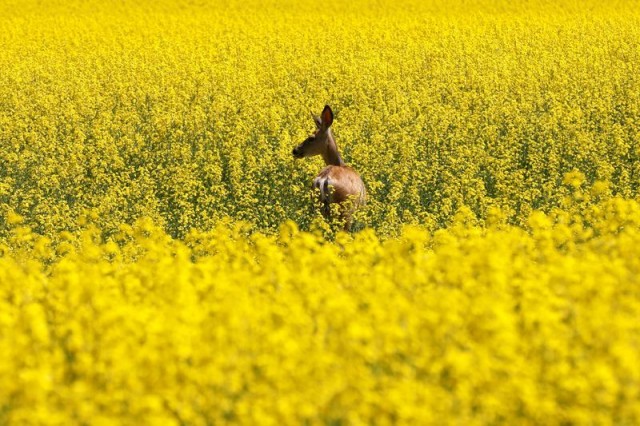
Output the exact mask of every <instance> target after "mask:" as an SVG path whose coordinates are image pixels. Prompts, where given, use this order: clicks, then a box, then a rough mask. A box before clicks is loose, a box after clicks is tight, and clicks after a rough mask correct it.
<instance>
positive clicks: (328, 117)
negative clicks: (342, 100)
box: [321, 105, 333, 129]
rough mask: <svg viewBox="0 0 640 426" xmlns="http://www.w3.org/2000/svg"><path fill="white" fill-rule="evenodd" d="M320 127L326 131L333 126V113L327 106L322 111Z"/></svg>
mask: <svg viewBox="0 0 640 426" xmlns="http://www.w3.org/2000/svg"><path fill="white" fill-rule="evenodd" d="M321 117H322V125H323V126H324V128H325V129H328V128H329V127H330V126H331V124H333V111H331V107H330V106H329V105H325V106H324V109H323V110H322V115H321Z"/></svg>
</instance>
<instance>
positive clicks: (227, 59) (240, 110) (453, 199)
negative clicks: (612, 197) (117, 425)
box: [0, 0, 640, 237]
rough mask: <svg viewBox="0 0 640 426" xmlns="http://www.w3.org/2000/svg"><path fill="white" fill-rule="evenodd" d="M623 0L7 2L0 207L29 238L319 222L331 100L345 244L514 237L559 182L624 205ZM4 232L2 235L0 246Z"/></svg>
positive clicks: (629, 156)
mask: <svg viewBox="0 0 640 426" xmlns="http://www.w3.org/2000/svg"><path fill="white" fill-rule="evenodd" d="M636 6H637V2H635V1H631V0H629V1H608V2H601V1H595V0H593V1H592V0H588V1H586V2H585V1H580V2H578V1H572V0H559V1H556V2H525V1H519V0H516V1H504V0H498V1H487V0H473V1H462V0H453V1H447V2H440V1H436V0H427V1H418V0H401V1H397V2H385V3H384V4H383V3H381V2H376V1H373V0H357V1H343V0H336V1H331V2H328V3H326V4H324V5H323V6H322V7H319V6H318V4H317V2H316V1H311V0H309V1H306V0H300V1H292V0H289V1H270V0H267V1H253V0H250V1H245V0H232V1H224V2H221V1H210V2H196V1H189V0H160V1H150V0H149V1H148V0H142V1H137V2H132V1H131V2H130V1H123V2H117V3H116V2H98V1H96V0H89V1H74V0H70V1H62V0H51V1H48V2H46V3H42V4H40V2H35V1H34V0H11V1H5V2H2V5H0V46H2V49H0V140H1V141H2V150H0V156H1V157H0V164H2V165H1V166H0V209H1V210H2V213H3V214H7V212H8V210H11V209H12V210H14V211H15V212H16V213H18V214H20V215H22V216H23V217H24V218H25V222H26V223H28V224H29V225H30V226H32V227H33V229H34V230H36V231H37V232H39V233H41V234H53V233H58V232H61V231H65V230H66V231H73V230H76V229H77V223H78V218H79V217H80V216H82V215H84V214H85V213H84V211H85V210H86V209H89V210H92V211H94V212H95V213H96V214H97V216H98V218H99V223H98V225H99V226H100V228H101V229H104V230H108V231H110V232H116V230H117V229H118V226H119V225H120V224H121V223H132V222H133V221H135V220H136V219H137V218H139V217H150V218H153V220H154V222H155V223H158V224H160V225H161V226H163V227H164V228H165V229H166V230H167V231H168V232H169V234H170V235H172V236H176V237H184V236H185V235H187V234H188V232H189V231H190V230H191V229H193V228H198V229H201V230H206V229H211V227H213V226H214V225H215V223H217V222H218V221H219V220H220V219H221V218H224V217H231V218H233V219H235V220H240V221H245V222H250V223H253V224H255V225H256V226H258V227H259V228H260V229H261V230H263V231H265V232H272V233H275V232H277V229H278V226H279V225H280V224H281V223H283V222H284V221H286V220H293V221H294V222H296V223H297V224H299V225H300V227H301V229H304V230H309V229H312V228H313V227H314V226H315V223H316V222H318V218H317V215H316V214H315V212H317V206H313V205H312V204H311V202H310V201H309V200H310V197H309V196H308V192H309V186H310V185H311V183H310V178H311V177H312V176H314V174H315V173H317V170H319V168H320V165H321V160H315V161H311V162H306V163H304V164H301V163H294V162H293V161H292V158H291V149H292V148H293V147H294V146H295V145H297V144H299V143H300V142H301V141H303V140H304V139H305V138H306V136H307V135H308V134H309V132H311V131H312V130H313V128H314V127H313V126H314V125H313V123H312V121H311V120H310V119H309V111H310V110H312V111H318V110H319V109H321V108H322V106H323V105H324V104H331V106H332V107H333V109H334V112H335V114H336V116H335V123H334V126H333V131H334V134H335V136H336V140H337V142H338V145H339V148H340V151H341V153H342V154H343V156H344V159H345V161H346V162H347V163H349V164H351V165H352V166H354V167H355V168H356V170H358V172H359V173H360V174H361V175H362V177H363V179H364V181H365V183H366V185H367V189H368V194H369V203H368V207H367V209H366V210H363V211H362V212H361V215H360V216H361V217H360V223H361V225H360V227H361V228H362V227H366V226H368V227H373V228H375V229H376V230H377V231H378V232H380V233H382V234H383V235H392V234H394V233H397V231H398V230H399V229H400V228H401V227H402V225H403V224H407V223H412V224H423V225H426V226H428V227H430V228H431V229H435V228H438V227H442V226H444V225H446V223H448V221H450V220H451V219H452V217H453V216H454V214H455V212H456V211H457V210H458V209H460V208H461V207H463V206H464V207H468V208H470V209H471V210H472V211H473V212H474V214H475V215H476V216H478V217H479V218H480V219H481V220H485V219H486V218H487V217H488V215H489V211H490V210H492V209H494V208H499V209H500V210H501V211H503V212H504V213H505V214H506V215H507V216H508V218H509V221H510V223H514V224H519V225H524V224H525V222H526V220H527V218H528V216H529V214H530V213H531V212H532V211H533V210H537V209H542V210H544V211H546V212H549V211H550V209H552V208H554V207H559V206H561V205H562V198H563V197H564V194H563V193H562V191H563V188H564V183H563V182H562V179H563V176H564V174H565V173H568V172H571V171H572V170H574V169H575V170H579V171H580V172H581V173H583V174H584V176H585V182H586V183H587V184H589V185H591V184H593V183H594V182H596V181H603V182H609V183H610V187H611V190H612V191H613V192H614V193H615V194H617V195H620V196H622V197H625V198H634V197H637V196H638V181H639V180H638V179H639V176H640V161H639V158H640V157H639V151H638V146H639V144H638V138H639V136H638V129H637V123H638V122H639V121H640V97H639V95H638V93H639V92H638V90H636V88H637V87H638V86H639V85H640V81H639V79H640V77H639V76H640V72H638V67H639V66H640V57H639V54H640V53H639V52H640V51H639V50H638V49H637V45H638V40H640V12H639V10H640V8H638V7H636ZM7 232H8V227H7V225H6V224H4V223H3V224H0V235H7Z"/></svg>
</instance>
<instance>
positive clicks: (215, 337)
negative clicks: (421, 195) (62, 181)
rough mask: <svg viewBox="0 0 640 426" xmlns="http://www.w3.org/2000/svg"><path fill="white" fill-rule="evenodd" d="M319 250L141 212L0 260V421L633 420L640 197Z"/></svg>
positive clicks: (16, 245)
mask: <svg viewBox="0 0 640 426" xmlns="http://www.w3.org/2000/svg"><path fill="white" fill-rule="evenodd" d="M583 208H584V214H583V215H582V217H584V218H588V222H589V224H588V225H587V224H586V223H585V222H581V221H577V220H575V218H578V217H579V216H578V215H573V214H568V212H567V211H563V210H555V211H554V212H553V213H551V214H545V213H542V212H539V211H538V212H535V213H534V214H532V215H531V216H530V217H529V219H528V225H527V229H523V228H521V227H516V226H513V225H508V224H506V223H504V221H502V222H501V221H496V222H495V223H494V224H493V225H491V226H486V227H485V226H478V225H477V224H475V223H474V221H475V217H474V216H473V214H472V212H471V211H470V210H468V209H467V210H462V211H460V212H458V214H457V215H456V217H455V220H454V222H453V223H452V224H451V226H449V227H448V228H447V229H443V230H439V231H437V232H435V233H430V232H428V231H427V230H425V229H424V228H423V227H415V226H407V227H404V228H403V230H402V231H401V233H400V235H399V237H397V238H389V239H381V238H379V237H378V236H377V235H376V234H375V233H374V232H373V231H372V230H365V231H362V232H360V233H357V234H354V235H350V234H344V233H340V234H338V235H337V236H336V238H335V241H334V242H328V241H326V240H325V239H324V238H322V237H321V236H319V235H317V234H311V233H307V232H302V231H299V229H298V227H297V226H296V225H295V224H293V223H292V222H287V223H285V224H283V225H282V227H281V228H280V231H279V233H278V234H277V235H267V234H264V233H262V232H256V231H252V230H251V226H249V225H246V224H245V225H243V224H239V223H235V224H234V223H231V222H227V223H224V222H221V223H220V224H219V225H218V226H216V227H215V228H213V229H211V230H210V231H208V232H199V231H193V232H191V233H190V234H189V235H188V236H187V237H186V238H185V239H184V240H183V241H181V240H176V239H173V238H171V237H170V236H169V235H167V234H166V233H165V232H164V231H163V230H162V229H160V228H158V227H157V226H155V225H154V224H153V223H152V222H151V221H150V220H140V221H138V222H137V223H136V224H135V225H133V226H122V227H121V229H120V230H119V232H118V234H116V235H115V236H113V238H111V239H108V240H104V239H102V238H101V237H100V232H99V231H98V230H97V229H96V228H95V226H93V225H91V224H87V225H85V230H84V231H83V232H82V233H81V234H79V236H78V237H77V238H75V237H73V236H72V235H70V234H69V235H64V236H61V238H60V239H59V241H60V242H59V243H55V242H52V241H50V240H49V239H48V238H46V237H40V236H38V235H35V234H33V232H31V231H29V230H28V229H24V226H23V225H21V224H20V223H16V224H15V225H14V228H13V230H12V237H11V238H10V241H8V242H7V244H5V246H4V247H3V248H2V250H3V254H2V256H1V257H0V382H1V383H2V386H0V407H2V410H1V411H0V422H1V423H3V424H52V425H54V424H60V425H62V424H97V425H100V424H105V425H106V424H163V425H171V424H175V425H179V424H188V425H198V424H260V425H263V424H264V425H268V424H274V425H275V424H318V425H326V424H469V425H474V424H478V425H481V424H550V425H553V424H616V425H620V424H629V425H631V424H636V423H638V421H639V420H640V403H639V401H640V367H639V364H638V362H637V360H638V357H639V355H640V350H639V347H638V342H639V341H640V322H639V321H638V312H640V292H638V285H639V284H640V282H639V278H638V277H640V260H639V259H638V256H637V247H638V244H640V203H638V202H635V201H629V200H624V199H620V198H611V199H608V200H606V201H602V202H598V203H593V204H591V205H589V206H583Z"/></svg>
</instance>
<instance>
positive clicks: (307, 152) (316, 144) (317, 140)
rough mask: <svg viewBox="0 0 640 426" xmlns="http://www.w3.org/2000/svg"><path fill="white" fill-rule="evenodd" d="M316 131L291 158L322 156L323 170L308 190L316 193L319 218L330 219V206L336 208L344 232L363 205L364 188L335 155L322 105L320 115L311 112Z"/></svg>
mask: <svg viewBox="0 0 640 426" xmlns="http://www.w3.org/2000/svg"><path fill="white" fill-rule="evenodd" d="M311 117H313V121H314V122H315V124H316V131H315V132H314V133H313V134H312V135H311V136H309V137H308V138H306V139H305V140H304V142H302V143H301V144H300V145H298V146H296V147H295V148H294V149H293V156H294V158H297V159H301V158H306V157H313V156H316V155H320V156H322V159H323V160H324V164H325V167H324V168H323V169H322V170H321V171H320V173H318V174H317V175H316V177H315V178H314V179H313V186H312V188H313V189H314V190H315V189H317V190H318V191H319V197H320V203H321V204H322V209H321V212H322V215H323V216H324V218H325V219H330V216H331V204H338V205H339V209H338V211H339V214H340V220H341V222H342V223H344V230H345V231H347V232H349V231H351V226H352V216H353V213H354V212H355V211H356V209H357V208H358V207H360V206H362V205H364V203H365V202H366V195H367V192H366V188H365V186H364V182H363V181H362V178H361V177H360V175H359V174H358V173H357V172H356V171H355V170H354V169H353V168H351V167H349V166H347V165H346V164H345V162H344V161H343V160H342V156H340V152H338V146H337V145H336V141H335V139H334V138H333V134H332V133H331V125H332V124H333V111H332V110H331V107H330V106H329V105H325V107H324V109H323V110H322V113H321V114H320V116H316V115H314V114H313V113H311Z"/></svg>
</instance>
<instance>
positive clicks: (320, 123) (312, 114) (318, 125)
mask: <svg viewBox="0 0 640 426" xmlns="http://www.w3.org/2000/svg"><path fill="white" fill-rule="evenodd" d="M311 118H313V122H314V123H316V127H317V128H318V129H319V128H320V126H322V120H320V117H318V116H317V115H315V114H314V113H313V112H312V113H311Z"/></svg>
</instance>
